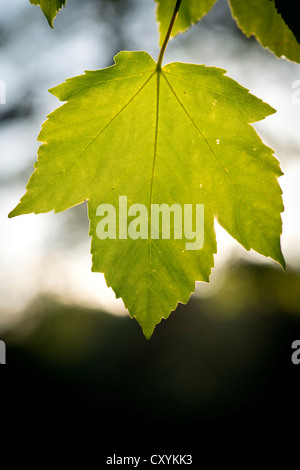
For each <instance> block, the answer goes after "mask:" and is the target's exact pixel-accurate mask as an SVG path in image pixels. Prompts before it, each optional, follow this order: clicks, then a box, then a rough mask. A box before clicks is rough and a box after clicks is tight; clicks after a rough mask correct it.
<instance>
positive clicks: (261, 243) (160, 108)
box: [10, 52, 284, 337]
mask: <svg viewBox="0 0 300 470" xmlns="http://www.w3.org/2000/svg"><path fill="white" fill-rule="evenodd" d="M224 73H225V71H224V70H221V69H218V68H214V67H206V66H204V65H193V64H183V63H171V64H168V65H166V66H164V67H163V68H162V69H161V70H157V68H156V62H155V61H154V60H153V59H152V58H151V57H150V56H149V55H148V54H147V53H146V52H120V53H119V54H118V55H117V56H116V57H115V65H113V66H112V67H109V68H106V69H103V70H98V71H93V72H91V71H88V72H86V73H85V75H82V76H78V77H75V78H71V79H69V80H67V81H66V82H65V83H63V84H62V85H59V86H57V87H56V88H54V89H52V90H50V91H51V93H53V94H54V95H55V96H57V97H58V98H59V99H60V100H61V101H66V102H67V103H65V104H64V105H63V106H61V107H60V108H58V109H57V110H56V111H54V112H53V113H52V114H50V115H49V116H48V120H47V121H46V122H45V123H44V125H43V127H42V130H41V133H40V135H39V140H40V141H41V142H42V145H41V147H40V149H39V156H38V161H37V163H36V164H35V168H36V169H35V171H34V173H33V175H32V176H31V178H30V181H29V183H28V186H27V192H26V194H25V195H24V196H23V198H22V199H21V202H20V203H19V205H18V206H17V207H16V208H15V209H14V210H13V211H12V212H11V213H10V217H13V216H16V215H20V214H26V213H31V212H35V213H41V212H48V211H51V210H53V209H54V210H55V211H56V212H59V211H63V210H65V209H68V208H69V207H72V206H74V205H76V204H80V203H82V202H84V201H86V200H87V201H88V213H89V219H90V235H91V236H92V248H91V252H92V262H93V266H92V269H93V271H99V272H104V273H105V278H106V281H107V284H108V286H111V287H112V288H113V290H114V291H115V293H116V295H117V297H122V299H123V301H124V303H125V305H126V307H127V308H128V310H129V312H130V315H131V316H132V317H135V318H136V319H137V320H138V322H139V323H140V324H141V326H142V328H143V331H144V333H145V335H146V337H150V336H151V334H152V332H153V329H154V327H155V325H156V324H157V323H159V322H160V320H161V319H162V318H167V317H168V315H169V314H170V312H171V311H172V310H174V309H175V308H176V305H177V303H178V301H180V302H183V303H185V302H187V301H188V299H189V297H190V294H191V292H193V291H194V288H195V281H208V280H209V275H210V272H211V268H212V266H213V255H214V253H215V252H216V241H215V232H214V218H216V219H217V220H218V221H219V223H220V224H221V225H222V226H223V227H224V228H225V229H226V230H227V231H228V233H230V234H231V235H232V236H233V237H234V238H235V239H236V240H238V241H239V242H240V243H241V244H242V245H243V246H244V247H245V248H246V249H247V250H250V249H251V248H253V249H254V250H256V251H257V252H258V253H261V254H263V255H265V256H269V257H271V258H273V259H274V260H276V261H278V262H279V263H281V264H282V265H284V260H283V257H282V254H281V249H280V234H281V216H280V213H281V212H282V210H283V205H282V198H281V190H280V187H279V185H278V182H277V177H279V176H280V175H281V174H282V173H281V171H280V168H279V164H278V161H277V160H276V159H275V158H274V156H273V151H272V150H271V149H270V148H268V147H266V146H265V145H264V144H263V143H262V141H261V139H260V138H259V136H258V135H257V133H256V131H255V130H254V128H253V127H252V126H251V125H250V123H253V122H256V121H259V120H261V119H264V118H265V117H266V116H267V115H269V114H272V113H273V112H274V110H273V109H272V108H271V107H270V106H269V105H267V104H265V103H264V102H262V101H261V100H260V99H258V98H256V97H255V96H253V95H251V94H250V93H249V92H248V90H246V89H245V88H243V87H242V86H240V85H239V84H238V83H237V82H235V81H234V80H232V79H230V78H228V77H226V76H224ZM120 196H121V197H123V198H124V197H127V203H128V207H130V206H132V204H137V203H138V204H143V205H144V206H145V207H146V208H147V209H148V216H147V223H148V222H149V227H150V226H151V223H152V218H151V210H150V209H151V205H152V204H168V205H169V206H171V205H172V204H179V205H180V207H184V205H185V204H192V205H195V204H203V205H204V245H203V247H202V248H201V249H199V250H189V249H187V248H186V239H185V238H184V237H183V238H182V239H174V237H173V238H172V237H171V238H170V239H162V238H161V236H160V238H159V239H154V238H153V237H151V236H148V238H146V239H142V238H138V239H132V238H130V237H127V238H122V237H120V226H119V223H118V219H117V222H116V223H117V237H116V239H112V238H107V239H105V240H101V239H99V238H98V236H97V226H98V224H99V221H100V220H102V219H101V217H100V216H99V214H97V208H98V206H99V205H100V204H111V205H113V206H114V207H115V208H116V209H118V207H119V201H120V199H119V198H120ZM129 219H130V218H129ZM130 220H133V219H132V217H131V219H130ZM130 220H129V221H130ZM129 221H128V222H129ZM126 228H127V226H126ZM149 233H150V231H149ZM160 235H161V233H160Z"/></svg>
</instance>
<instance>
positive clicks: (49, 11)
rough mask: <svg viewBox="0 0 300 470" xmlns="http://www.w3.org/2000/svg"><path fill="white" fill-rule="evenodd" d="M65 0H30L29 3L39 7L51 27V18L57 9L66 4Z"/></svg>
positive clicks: (54, 15)
mask: <svg viewBox="0 0 300 470" xmlns="http://www.w3.org/2000/svg"><path fill="white" fill-rule="evenodd" d="M66 1H67V0H30V3H32V5H39V6H40V7H41V9H42V11H43V13H44V15H45V16H46V18H47V20H48V23H49V25H50V26H51V28H53V20H54V18H55V17H56V15H57V13H58V11H59V10H60V9H61V8H62V7H63V6H65V5H66Z"/></svg>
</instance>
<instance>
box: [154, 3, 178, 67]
mask: <svg viewBox="0 0 300 470" xmlns="http://www.w3.org/2000/svg"><path fill="white" fill-rule="evenodd" d="M181 2H182V0H177V1H176V5H175V8H174V11H173V15H172V18H171V21H170V24H169V27H168V31H167V34H166V37H165V39H164V42H163V44H162V46H161V50H160V53H159V56H158V60H157V66H156V70H157V71H160V70H161V65H162V61H163V58H164V54H165V51H166V48H167V45H168V42H169V39H170V36H171V33H172V29H173V26H174V23H175V21H176V18H177V15H178V12H179V8H180V5H181Z"/></svg>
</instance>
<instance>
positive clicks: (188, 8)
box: [155, 0, 216, 45]
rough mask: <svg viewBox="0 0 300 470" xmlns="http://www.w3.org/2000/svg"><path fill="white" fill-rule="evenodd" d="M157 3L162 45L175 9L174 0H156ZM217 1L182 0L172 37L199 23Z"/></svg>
mask: <svg viewBox="0 0 300 470" xmlns="http://www.w3.org/2000/svg"><path fill="white" fill-rule="evenodd" d="M155 2H156V3H157V21H158V22H159V37H160V39H159V42H160V45H161V44H162V42H163V39H164V37H165V35H166V32H167V29H168V26H169V23H170V18H171V15H172V11H173V9H174V5H175V1H174V0H155ZM215 3H216V0H201V1H199V0H182V3H181V6H180V10H179V14H178V17H177V20H176V22H175V25H174V28H173V30H172V35H171V37H174V36H176V35H177V34H178V33H183V32H184V31H186V30H187V29H188V28H190V27H191V26H192V25H193V24H195V23H197V22H198V21H199V20H200V19H201V18H202V17H203V16H204V15H206V13H208V12H209V10H210V9H211V8H212V6H213V5H214V4H215Z"/></svg>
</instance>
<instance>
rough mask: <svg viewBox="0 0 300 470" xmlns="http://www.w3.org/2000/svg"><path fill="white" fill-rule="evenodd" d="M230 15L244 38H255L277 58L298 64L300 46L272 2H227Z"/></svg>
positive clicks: (272, 0) (255, 0) (263, 0)
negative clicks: (229, 6)
mask: <svg viewBox="0 0 300 470" xmlns="http://www.w3.org/2000/svg"><path fill="white" fill-rule="evenodd" d="M229 3H230V5H231V10H232V15H233V17H234V18H235V19H236V21H237V23H238V25H239V27H240V28H241V30H242V31H243V32H244V33H245V34H246V36H248V37H249V36H255V37H256V39H258V41H259V42H260V43H261V45H262V46H263V47H267V48H268V49H270V50H271V51H272V52H273V53H274V54H275V55H276V56H277V57H286V58H287V59H290V60H293V61H294V62H300V44H299V43H298V41H297V39H296V38H295V36H294V34H293V33H292V31H291V30H290V29H289V27H288V26H287V25H286V23H285V22H284V20H283V18H282V16H281V15H280V14H279V13H278V12H277V9H276V6H275V2H274V0H271V1H270V0H248V1H246V2H241V1H240V0H229Z"/></svg>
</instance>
